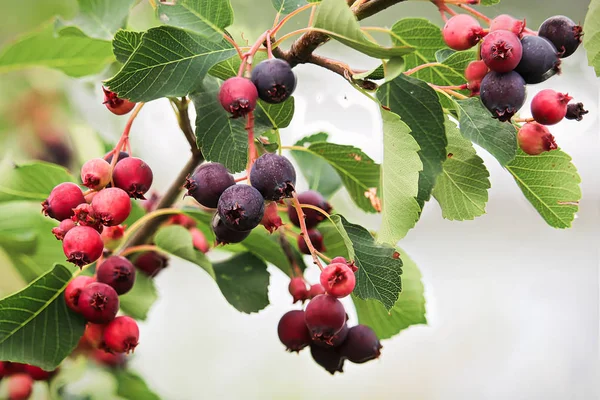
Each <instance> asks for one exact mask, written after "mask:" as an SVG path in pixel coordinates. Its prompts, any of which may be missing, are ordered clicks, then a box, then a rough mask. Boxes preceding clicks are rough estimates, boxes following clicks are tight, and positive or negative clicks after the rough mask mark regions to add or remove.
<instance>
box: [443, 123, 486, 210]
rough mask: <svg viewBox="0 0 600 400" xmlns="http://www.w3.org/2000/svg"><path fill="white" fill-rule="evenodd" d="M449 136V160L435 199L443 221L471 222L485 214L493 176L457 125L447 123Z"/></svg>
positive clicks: (446, 162) (444, 165)
mask: <svg viewBox="0 0 600 400" xmlns="http://www.w3.org/2000/svg"><path fill="white" fill-rule="evenodd" d="M446 135H447V136H448V159H447V160H446V161H444V164H443V168H444V169H443V172H442V174H441V175H440V176H438V179H437V181H436V183H435V187H434V188H433V196H434V197H435V199H436V200H437V201H438V203H440V207H441V208H442V216H443V217H444V218H446V219H449V220H458V221H465V220H471V219H474V218H475V217H479V216H480V215H483V214H485V205H486V203H487V201H488V189H489V188H490V187H491V185H490V180H489V176H490V174H489V172H488V170H487V168H485V165H484V164H483V160H482V159H481V158H479V157H478V156H477V153H476V152H475V149H474V148H473V145H472V144H471V142H470V141H469V140H467V139H465V138H464V137H462V135H461V134H460V131H459V129H458V127H457V126H456V124H455V123H454V122H451V121H446Z"/></svg>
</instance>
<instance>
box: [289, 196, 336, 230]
mask: <svg viewBox="0 0 600 400" xmlns="http://www.w3.org/2000/svg"><path fill="white" fill-rule="evenodd" d="M298 201H299V202H300V204H310V205H311V206H316V207H319V208H320V209H322V210H324V211H325V212H327V213H328V212H330V211H331V206H330V205H329V203H328V202H327V201H325V199H324V198H323V196H322V195H321V193H319V192H315V191H314V190H307V191H306V192H302V193H300V194H298ZM302 211H304V215H305V216H306V218H305V220H304V221H305V222H306V228H307V229H312V228H314V227H315V226H317V225H318V224H319V222H321V221H323V220H324V219H325V216H324V215H323V214H321V213H320V212H318V211H317V210H313V209H312V208H304V209H302ZM288 217H289V218H290V221H291V222H292V223H293V224H294V225H296V226H297V227H300V220H299V219H298V213H297V212H296V208H294V206H293V205H289V206H288Z"/></svg>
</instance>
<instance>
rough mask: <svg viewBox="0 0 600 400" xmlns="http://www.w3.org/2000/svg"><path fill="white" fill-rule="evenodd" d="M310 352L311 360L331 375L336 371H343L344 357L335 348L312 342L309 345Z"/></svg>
mask: <svg viewBox="0 0 600 400" xmlns="http://www.w3.org/2000/svg"><path fill="white" fill-rule="evenodd" d="M310 354H311V355H312V358H313V360H315V362H316V363H317V364H319V365H320V366H321V367H323V368H325V370H326V371H327V372H329V373H330V374H331V375H333V374H335V373H336V372H344V357H342V355H341V354H340V352H339V351H338V349H337V348H335V347H322V346H319V345H317V344H314V343H313V344H311V345H310Z"/></svg>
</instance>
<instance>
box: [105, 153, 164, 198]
mask: <svg viewBox="0 0 600 400" xmlns="http://www.w3.org/2000/svg"><path fill="white" fill-rule="evenodd" d="M153 179H154V176H153V174H152V169H151V168H150V167H149V166H148V164H146V163H145V162H144V161H143V160H142V159H140V158H136V157H127V158H125V159H123V160H121V161H119V162H117V165H115V169H114V171H113V181H114V184H115V186H116V187H118V188H120V189H123V190H124V191H126V192H127V194H128V195H129V197H132V198H134V199H145V197H144V194H145V193H146V192H147V191H148V190H150V186H152V180H153Z"/></svg>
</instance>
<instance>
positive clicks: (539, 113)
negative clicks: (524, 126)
mask: <svg viewBox="0 0 600 400" xmlns="http://www.w3.org/2000/svg"><path fill="white" fill-rule="evenodd" d="M571 99H572V97H571V96H569V95H568V94H563V93H558V92H556V91H554V90H552V89H545V90H542V91H541V92H539V93H538V94H536V95H535V96H534V98H533V100H532V101H531V114H532V115H533V118H534V119H535V120H536V122H539V123H540V124H543V125H554V124H557V123H559V122H560V121H562V119H563V118H564V117H565V115H567V104H568V103H569V101H571Z"/></svg>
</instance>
